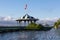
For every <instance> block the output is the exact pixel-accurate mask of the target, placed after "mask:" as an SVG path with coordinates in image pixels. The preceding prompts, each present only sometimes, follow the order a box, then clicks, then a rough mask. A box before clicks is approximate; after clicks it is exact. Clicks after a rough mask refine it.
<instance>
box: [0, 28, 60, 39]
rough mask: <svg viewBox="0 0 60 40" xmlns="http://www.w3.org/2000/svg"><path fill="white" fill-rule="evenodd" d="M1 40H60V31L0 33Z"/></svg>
mask: <svg viewBox="0 0 60 40" xmlns="http://www.w3.org/2000/svg"><path fill="white" fill-rule="evenodd" d="M0 40H60V29H54V28H52V29H51V30H50V31H19V32H10V33H0Z"/></svg>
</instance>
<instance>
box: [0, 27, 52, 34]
mask: <svg viewBox="0 0 60 40" xmlns="http://www.w3.org/2000/svg"><path fill="white" fill-rule="evenodd" d="M51 28H52V27H44V28H42V29H26V28H25V26H24V27H20V26H11V27H8V26H6V27H4V26H0V33H5V32H16V31H48V30H50V29H51Z"/></svg>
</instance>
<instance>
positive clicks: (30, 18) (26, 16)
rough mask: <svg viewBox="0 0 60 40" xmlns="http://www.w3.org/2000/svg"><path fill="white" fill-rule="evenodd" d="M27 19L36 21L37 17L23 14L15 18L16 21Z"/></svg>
mask: <svg viewBox="0 0 60 40" xmlns="http://www.w3.org/2000/svg"><path fill="white" fill-rule="evenodd" d="M29 20H32V21H34V20H35V21H37V20H38V19H36V18H34V17H32V16H30V15H28V14H25V15H24V16H23V17H22V18H19V19H17V20H16V21H29Z"/></svg>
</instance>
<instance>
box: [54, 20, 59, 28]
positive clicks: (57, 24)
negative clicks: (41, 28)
mask: <svg viewBox="0 0 60 40" xmlns="http://www.w3.org/2000/svg"><path fill="white" fill-rule="evenodd" d="M59 25H60V19H58V20H57V22H55V23H54V28H58V26H59Z"/></svg>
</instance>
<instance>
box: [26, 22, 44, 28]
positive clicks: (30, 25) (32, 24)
mask: <svg viewBox="0 0 60 40" xmlns="http://www.w3.org/2000/svg"><path fill="white" fill-rule="evenodd" d="M41 27H43V26H42V25H41V24H35V23H30V24H29V25H28V26H27V27H26V29H40V28H41Z"/></svg>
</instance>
